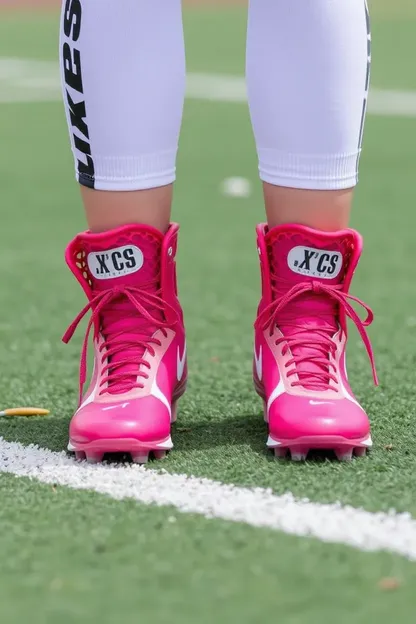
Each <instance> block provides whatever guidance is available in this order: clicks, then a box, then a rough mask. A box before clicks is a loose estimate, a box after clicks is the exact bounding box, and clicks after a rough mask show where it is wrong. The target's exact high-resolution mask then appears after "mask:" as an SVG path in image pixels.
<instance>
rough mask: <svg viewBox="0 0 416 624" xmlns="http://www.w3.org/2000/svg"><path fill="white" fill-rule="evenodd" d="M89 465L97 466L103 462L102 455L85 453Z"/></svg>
mask: <svg viewBox="0 0 416 624" xmlns="http://www.w3.org/2000/svg"><path fill="white" fill-rule="evenodd" d="M85 455H86V457H87V462H88V463H89V464H99V463H100V462H102V461H103V457H104V453H88V452H86V453H85Z"/></svg>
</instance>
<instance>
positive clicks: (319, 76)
mask: <svg viewBox="0 0 416 624" xmlns="http://www.w3.org/2000/svg"><path fill="white" fill-rule="evenodd" d="M369 37H370V30H369V20H368V17H366V8H365V4H364V0H352V1H351V2H346V1H345V0H335V1H329V0H317V1H315V2H306V3H305V2H301V0H294V2H286V3H285V2H283V1H282V0H277V1H276V2H273V3H270V2H268V1H267V0H252V2H251V7H250V18H249V30H248V52H247V77H248V90H249V100H250V109H251V114H252V120H253V127H254V132H255V136H256V142H257V148H258V153H259V161H260V176H261V179H262V180H263V184H264V194H265V200H266V212H267V218H268V222H269V225H270V226H271V227H273V226H275V225H279V224H282V223H288V222H289V223H290V222H294V223H300V224H303V225H309V226H310V227H316V228H318V229H322V230H327V231H331V230H337V229H341V228H343V227H346V226H347V224H348V218H349V212H350V208H351V202H352V189H353V187H354V186H355V184H356V182H357V167H358V160H359V155H360V151H361V142H362V134H363V124H364V116H365V108H366V101H367V92H368V84H369V67H370V38H369Z"/></svg>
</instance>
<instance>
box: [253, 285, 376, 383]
mask: <svg viewBox="0 0 416 624" xmlns="http://www.w3.org/2000/svg"><path fill="white" fill-rule="evenodd" d="M272 289H273V291H274V293H275V295H276V298H275V299H274V300H273V301H272V303H270V304H269V305H268V306H266V307H265V308H264V310H263V311H262V312H261V313H260V314H259V316H258V318H257V320H256V323H255V327H256V328H257V329H261V330H262V331H265V330H266V329H267V328H269V330H270V336H272V335H273V330H274V327H275V326H277V325H282V324H283V323H282V320H283V319H282V311H283V310H285V308H287V306H288V305H289V304H290V303H292V302H293V301H294V300H296V299H299V298H300V297H302V295H305V294H310V293H312V294H313V295H320V296H325V297H326V298H329V300H330V301H331V302H332V304H333V305H332V306H331V309H330V310H328V311H327V312H324V313H321V312H319V318H320V320H321V321H322V320H328V321H329V323H328V326H326V327H325V326H319V327H316V325H314V324H313V323H306V324H305V322H302V324H301V323H300V322H299V313H296V311H295V310H290V311H288V310H287V309H286V310H285V314H284V326H285V328H290V329H291V331H290V334H289V335H285V336H283V337H281V338H278V339H277V340H276V343H275V344H276V345H277V346H278V345H280V344H284V346H283V348H282V355H283V356H284V355H286V353H287V352H288V350H289V349H290V351H291V352H292V354H293V357H292V358H291V359H290V360H288V361H287V362H286V364H285V366H286V368H290V367H292V369H291V370H289V372H288V373H287V377H290V376H294V375H298V380H296V381H293V382H292V383H291V385H292V386H293V387H295V386H303V387H305V388H308V389H309V390H318V391H322V390H329V389H330V390H334V391H335V392H338V388H337V387H336V385H337V376H336V372H337V369H336V365H335V363H334V361H333V358H334V357H335V353H336V350H337V344H336V343H335V341H334V340H333V336H334V326H333V319H334V316H336V315H337V313H338V311H339V307H342V308H343V310H344V312H345V314H346V316H347V317H348V318H350V319H351V320H352V321H353V322H354V324H355V326H356V327H357V329H358V332H359V334H360V336H361V339H362V341H363V343H364V346H365V348H366V351H367V355H368V358H369V360H370V364H371V368H372V373H373V379H374V383H375V385H378V378H377V372H376V366H375V361H374V353H373V349H372V346H371V342H370V339H369V337H368V334H367V332H366V330H365V327H368V326H369V325H371V323H372V322H373V319H374V315H373V312H372V310H371V308H369V307H368V306H367V305H366V304H365V303H363V301H361V300H360V299H357V298H356V297H353V296H352V295H349V294H348V293H346V292H344V291H342V290H341V289H342V285H327V284H322V283H321V282H317V281H314V280H313V281H311V282H301V283H300V284H296V285H295V286H293V287H292V288H291V289H290V290H289V291H288V292H286V293H285V294H283V295H281V293H280V294H279V292H278V289H277V286H276V285H272ZM350 302H355V303H357V304H358V305H360V306H362V307H363V308H364V309H365V311H366V313H367V316H366V318H365V319H364V320H361V318H360V317H359V315H358V314H357V312H356V311H355V310H354V308H353V307H352V305H351V303H350ZM331 321H332V324H331ZM305 347H306V348H307V351H305ZM329 356H332V360H331V359H330V357H329ZM300 364H303V366H302V372H298V367H299V365H300ZM305 364H309V365H311V364H312V365H313V370H311V369H308V368H305V366H304V365H305ZM331 383H332V384H335V387H334V386H331Z"/></svg>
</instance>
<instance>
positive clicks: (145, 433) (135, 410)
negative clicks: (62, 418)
mask: <svg viewBox="0 0 416 624" xmlns="http://www.w3.org/2000/svg"><path fill="white" fill-rule="evenodd" d="M178 229H179V228H178V226H177V225H176V224H172V225H171V226H170V228H169V230H168V232H167V234H166V235H165V236H163V234H161V233H160V232H159V231H158V230H155V229H154V228H152V227H148V226H145V225H128V226H123V227H120V228H118V229H115V230H112V231H110V232H104V233H102V234H91V233H89V232H85V233H82V234H78V236H76V237H75V239H74V240H73V241H72V242H71V243H70V244H69V246H68V248H67V251H66V261H67V264H68V266H69V268H70V269H71V271H72V272H73V273H74V275H75V277H76V278H77V280H78V281H79V283H80V284H81V286H82V287H83V289H84V291H85V294H86V295H87V298H88V304H87V305H86V306H85V308H84V309H83V310H82V311H81V312H80V313H79V315H78V316H77V318H76V319H75V320H74V322H73V323H72V324H71V325H70V327H69V328H68V330H67V332H66V334H65V336H64V338H63V340H64V342H68V341H69V340H70V339H71V337H72V335H73V333H74V331H75V330H76V328H77V326H78V324H79V322H80V321H81V320H82V318H83V317H84V316H85V315H86V314H87V313H88V311H91V312H92V315H91V318H90V320H89V323H88V326H87V331H86V336H85V340H84V344H83V347H82V354H81V364H80V405H79V408H78V410H77V412H76V413H75V415H74V417H73V418H72V421H71V424H70V431H69V436H70V439H69V446H68V450H70V451H74V452H75V454H76V457H77V458H78V459H83V458H85V457H86V459H87V460H88V461H89V462H91V463H95V462H100V461H102V459H103V456H104V454H105V453H130V455H131V457H132V459H133V461H134V462H137V463H140V464H142V463H145V462H146V461H147V459H148V457H149V452H153V454H154V456H155V458H156V459H162V458H163V457H164V456H165V454H166V451H169V450H170V449H171V448H172V446H173V445H172V439H171V422H173V421H174V420H175V419H176V405H177V401H178V399H179V397H180V396H181V395H182V394H183V393H184V391H185V386H186V379H187V364H186V342H185V330H184V326H183V315H182V310H181V307H180V304H179V301H178V298H177V292H176V268H175V254H176V246H177V235H178ZM91 330H93V331H94V370H93V374H92V379H91V383H90V386H89V388H88V390H87V392H86V393H85V394H84V393H83V387H84V383H85V381H86V368H87V348H88V341H89V335H90V332H91Z"/></svg>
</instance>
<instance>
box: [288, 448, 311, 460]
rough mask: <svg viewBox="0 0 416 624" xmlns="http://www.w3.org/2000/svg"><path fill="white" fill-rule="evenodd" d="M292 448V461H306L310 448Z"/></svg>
mask: <svg viewBox="0 0 416 624" xmlns="http://www.w3.org/2000/svg"><path fill="white" fill-rule="evenodd" d="M289 450H290V454H291V457H292V461H295V462H301V461H306V458H307V456H308V452H309V449H308V448H304V447H300V448H299V447H292V448H291V449H289Z"/></svg>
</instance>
